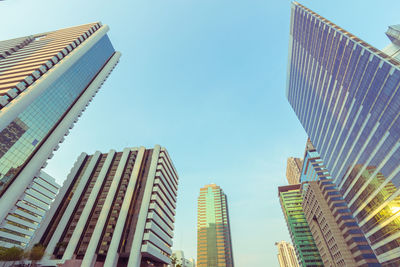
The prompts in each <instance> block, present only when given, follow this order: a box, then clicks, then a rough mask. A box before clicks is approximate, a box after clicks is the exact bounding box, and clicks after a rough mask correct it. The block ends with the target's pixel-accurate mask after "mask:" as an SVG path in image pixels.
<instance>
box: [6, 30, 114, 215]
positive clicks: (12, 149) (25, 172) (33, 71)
mask: <svg viewBox="0 0 400 267" xmlns="http://www.w3.org/2000/svg"><path fill="white" fill-rule="evenodd" d="M108 29H109V28H108V26H107V25H102V24H101V23H90V24H85V25H81V26H76V27H71V28H66V29H61V30H57V31H52V32H46V33H41V34H36V35H32V36H27V37H22V38H17V39H12V40H7V41H1V42H0V221H2V220H3V219H4V218H5V216H7V212H8V211H9V210H10V209H11V208H12V207H13V206H14V205H15V203H16V202H17V201H18V197H19V196H20V195H21V194H22V193H23V192H24V190H25V189H26V188H27V187H28V186H29V184H30V182H31V181H32V179H33V177H34V176H35V175H37V174H38V173H39V171H40V169H41V168H42V167H43V166H45V165H46V161H47V160H48V158H51V157H52V153H53V151H54V150H56V149H58V144H59V143H60V142H62V141H63V140H64V136H65V135H67V134H68V133H69V129H71V128H72V127H73V124H74V123H75V122H76V121H77V120H78V118H79V117H80V115H81V114H82V112H83V111H84V110H85V109H86V106H87V105H88V104H89V102H90V101H91V100H92V98H93V97H94V95H95V94H96V92H97V91H98V90H99V88H100V86H101V85H102V84H103V82H104V81H105V79H106V78H107V77H108V75H109V74H110V72H111V71H112V69H113V68H114V67H115V65H116V64H117V62H118V59H119V57H120V53H118V52H115V50H114V48H113V46H112V44H111V42H110V40H109V39H108V37H107V31H108Z"/></svg>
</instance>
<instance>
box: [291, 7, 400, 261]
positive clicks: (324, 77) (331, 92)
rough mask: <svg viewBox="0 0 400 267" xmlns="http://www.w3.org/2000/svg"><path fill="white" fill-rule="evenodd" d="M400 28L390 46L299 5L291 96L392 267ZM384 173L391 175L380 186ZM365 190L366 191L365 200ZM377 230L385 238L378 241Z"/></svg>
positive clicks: (399, 173) (399, 137) (398, 169)
mask: <svg viewBox="0 0 400 267" xmlns="http://www.w3.org/2000/svg"><path fill="white" fill-rule="evenodd" d="M399 33H400V31H399V26H391V27H389V30H388V32H387V35H388V37H389V38H390V40H391V41H392V44H391V45H390V46H389V47H388V48H387V49H385V52H382V51H380V50H378V49H376V48H374V47H373V46H371V45H369V44H368V43H366V42H364V41H362V40H360V39H359V38H357V37H356V36H354V35H352V34H350V33H349V32H347V31H346V30H344V29H342V28H340V27H339V26H337V25H335V24H333V23H332V22H330V21H328V20H327V19H325V18H323V17H321V16H319V15H318V14H316V13H315V12H313V11H311V10H309V9H308V8H306V7H304V6H302V5H300V4H299V3H296V2H294V3H293V5H292V14H291V26H290V42H289V62H288V80H287V92H286V93H287V97H288V100H289V102H290V104H291V105H292V107H293V109H294V111H295V113H296V115H297V116H298V118H299V120H300V122H301V124H302V125H303V127H304V129H305V130H306V132H307V134H308V136H309V138H310V139H311V142H312V143H313V145H314V146H315V148H316V150H317V151H318V152H319V154H320V156H321V159H322V160H323V162H324V163H325V166H326V169H327V170H328V171H329V173H330V175H331V176H332V177H333V179H334V182H335V184H337V185H338V188H339V190H340V192H341V194H342V195H343V197H344V198H345V199H346V200H347V202H348V203H349V204H351V203H358V204H357V205H360V203H363V204H362V205H360V206H356V205H353V207H352V210H353V211H354V214H355V217H356V220H357V221H358V223H359V225H360V227H361V228H363V227H364V225H368V227H367V228H368V229H367V230H366V231H365V234H366V236H367V238H368V240H369V242H370V244H371V245H372V248H373V250H374V251H375V254H376V255H377V257H378V260H379V261H380V262H381V263H382V264H384V265H388V266H389V264H392V265H393V266H398V265H400V223H399V222H400V220H398V218H399V216H400V209H399V208H398V203H399V199H398V197H399V195H400V190H399V185H400V164H399V160H398V159H399V158H400V143H399V141H400V129H399V125H400V116H399V115H400V109H399V108H398V106H399V103H400V90H399V87H400V63H399V57H398V55H397V54H396V52H394V49H395V48H396V46H398V44H399V35H400V34H399ZM393 48H394V49H393ZM372 169H374V171H372V172H369V171H368V170H372ZM377 176H379V177H380V178H381V179H382V181H383V182H382V184H381V185H380V186H378V187H376V188H375V189H373V186H372V187H371V186H369V185H370V184H371V183H375V182H374V181H376V177H377ZM361 177H362V178H361ZM360 179H361V180H360ZM356 184H357V187H358V189H356V188H355V185H356ZM386 185H389V187H392V189H393V190H387V189H384V188H385V187H386ZM365 190H373V191H369V193H368V194H364V192H366V191H365ZM382 190H385V192H384V193H381V192H382ZM361 194H364V197H365V196H366V197H365V200H364V201H362V202H359V201H357V198H358V197H359V196H360V195H361ZM364 204H365V205H364ZM367 206H368V208H366V207H367ZM359 214H360V215H359ZM389 233H390V234H389ZM373 235H375V237H376V236H380V237H383V236H384V238H383V239H379V241H377V242H376V239H374V238H373V237H372V236H373Z"/></svg>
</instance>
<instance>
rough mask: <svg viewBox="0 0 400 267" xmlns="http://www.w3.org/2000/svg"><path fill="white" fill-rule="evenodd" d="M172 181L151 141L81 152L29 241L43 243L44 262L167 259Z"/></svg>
mask: <svg viewBox="0 0 400 267" xmlns="http://www.w3.org/2000/svg"><path fill="white" fill-rule="evenodd" d="M177 186H178V175H177V172H176V170H175V168H174V165H173V163H172V161H171V159H170V157H169V155H168V152H167V150H166V149H165V148H162V147H160V146H158V145H157V146H155V147H154V149H145V148H144V147H140V148H125V149H124V150H123V152H116V151H114V150H110V152H108V153H106V154H104V153H101V152H99V151H98V152H96V153H94V154H93V155H90V156H89V155H87V154H86V153H82V154H81V155H80V156H79V158H78V160H77V161H76V162H75V165H74V167H73V168H72V169H71V172H70V174H69V175H68V177H67V180H66V181H65V183H64V185H63V187H62V188H61V191H60V194H59V196H58V197H57V199H56V201H55V203H54V205H52V207H51V209H50V211H49V216H46V219H45V220H44V221H43V224H42V227H41V228H40V229H39V230H38V231H37V233H36V235H35V236H34V238H33V240H32V241H31V243H30V247H31V246H33V245H34V244H36V243H41V244H43V245H44V246H45V247H46V254H45V259H44V260H43V262H42V263H43V265H46V266H56V264H59V265H60V264H61V265H62V264H65V265H64V266H94V265H95V264H97V265H101V266H133V267H139V266H164V265H163V264H170V258H169V257H170V256H171V254H172V250H171V247H172V237H173V229H174V216H175V208H176V204H175V203H176V192H177V188H178V187H177ZM97 265H96V266H97ZM57 266H58V265H57Z"/></svg>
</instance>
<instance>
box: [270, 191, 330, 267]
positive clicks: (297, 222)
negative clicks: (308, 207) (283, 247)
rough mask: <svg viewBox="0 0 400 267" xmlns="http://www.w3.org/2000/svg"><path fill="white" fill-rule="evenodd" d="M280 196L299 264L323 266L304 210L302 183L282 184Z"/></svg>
mask: <svg viewBox="0 0 400 267" xmlns="http://www.w3.org/2000/svg"><path fill="white" fill-rule="evenodd" d="M278 196H279V201H280V203H281V207H282V211H283V215H284V216H285V220H286V224H287V227H288V230H289V234H290V238H291V239H292V242H293V246H294V249H295V251H296V257H297V260H298V263H299V265H300V266H309V267H311V266H323V264H322V260H321V257H320V255H319V252H318V248H317V246H316V244H315V241H314V238H313V236H312V234H311V231H310V228H309V226H308V222H307V220H306V217H305V214H304V211H303V207H302V203H303V198H302V195H301V185H300V184H296V185H287V186H280V187H278Z"/></svg>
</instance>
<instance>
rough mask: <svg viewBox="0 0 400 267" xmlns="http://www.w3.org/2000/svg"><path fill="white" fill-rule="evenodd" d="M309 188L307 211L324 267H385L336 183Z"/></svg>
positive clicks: (305, 194)
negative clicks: (380, 262) (382, 265)
mask: <svg viewBox="0 0 400 267" xmlns="http://www.w3.org/2000/svg"><path fill="white" fill-rule="evenodd" d="M306 185H307V187H306V190H305V191H304V192H303V204H302V205H303V210H304V214H305V216H306V219H307V222H308V225H309V226H310V230H311V233H312V235H313V237H314V240H315V243H316V245H317V247H318V250H319V253H320V255H321V258H322V261H323V262H324V266H328V267H329V266H343V267H345V266H365V267H367V266H368V267H372V266H377V267H378V266H381V265H380V264H379V263H378V260H377V259H376V256H375V254H374V252H373V251H372V249H371V247H370V245H369V244H368V241H367V239H366V238H365V236H364V233H363V232H362V231H361V230H360V227H359V226H358V224H357V222H356V220H355V219H354V217H353V216H352V214H351V212H350V210H349V209H348V207H347V203H346V201H345V200H344V199H343V198H342V196H341V194H340V192H339V191H338V190H337V188H336V186H335V185H334V183H333V182H332V180H330V179H321V180H318V181H312V182H307V184H306Z"/></svg>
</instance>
